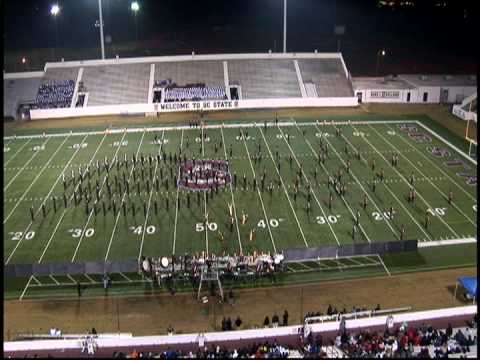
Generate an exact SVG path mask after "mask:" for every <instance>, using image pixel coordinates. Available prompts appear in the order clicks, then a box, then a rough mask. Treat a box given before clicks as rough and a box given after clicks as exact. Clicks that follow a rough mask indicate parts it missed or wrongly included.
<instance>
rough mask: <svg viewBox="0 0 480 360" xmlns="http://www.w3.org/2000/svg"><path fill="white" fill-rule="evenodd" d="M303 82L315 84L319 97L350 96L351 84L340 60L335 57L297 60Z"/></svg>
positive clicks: (351, 91) (351, 93)
mask: <svg viewBox="0 0 480 360" xmlns="http://www.w3.org/2000/svg"><path fill="white" fill-rule="evenodd" d="M298 65H299V66H300V71H301V72H302V78H303V81H304V82H305V83H308V82H311V83H313V84H315V87H316V91H317V95H318V96H319V97H351V96H353V88H352V84H351V82H350V81H349V79H348V78H347V75H346V74H345V70H344V68H343V65H342V61H341V60H340V59H339V58H337V59H300V60H298Z"/></svg>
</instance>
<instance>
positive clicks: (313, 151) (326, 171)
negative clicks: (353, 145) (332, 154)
mask: <svg viewBox="0 0 480 360" xmlns="http://www.w3.org/2000/svg"><path fill="white" fill-rule="evenodd" d="M318 130H319V129H318ZM305 142H306V143H307V145H308V147H309V148H310V150H311V151H312V154H313V155H314V156H315V158H316V159H318V155H317V153H316V152H315V149H314V148H313V147H312V144H311V143H310V141H308V139H305ZM320 165H321V166H322V169H323V171H325V173H326V174H327V175H328V176H330V173H329V172H328V170H327V168H326V167H325V165H323V164H322V163H320ZM340 198H341V199H342V201H343V203H344V204H345V206H346V207H347V209H348V211H350V214H351V215H352V217H353V218H354V219H355V214H354V213H353V211H352V209H351V208H350V205H348V202H347V200H345V198H344V197H343V195H340ZM359 227H360V230H361V231H362V232H363V234H364V235H365V238H366V239H367V241H368V242H369V243H371V241H370V238H369V237H368V234H367V232H366V231H365V229H364V228H363V226H362V224H359Z"/></svg>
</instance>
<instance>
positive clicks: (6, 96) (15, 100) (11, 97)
mask: <svg viewBox="0 0 480 360" xmlns="http://www.w3.org/2000/svg"><path fill="white" fill-rule="evenodd" d="M41 81H42V78H41V77H32V78H18V79H4V81H3V115H4V116H5V117H8V116H11V117H13V118H14V117H15V116H16V111H17V107H18V105H19V104H20V103H23V102H28V103H33V102H35V99H36V96H37V92H38V87H39V86H40V82H41Z"/></svg>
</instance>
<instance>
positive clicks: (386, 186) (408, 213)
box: [327, 134, 431, 240]
mask: <svg viewBox="0 0 480 360" xmlns="http://www.w3.org/2000/svg"><path fill="white" fill-rule="evenodd" d="M342 138H343V139H344V140H345V141H346V142H347V143H348V144H349V145H350V146H351V147H352V148H353V149H354V150H355V151H358V150H357V148H356V147H355V146H354V145H353V144H352V143H351V142H350V140H348V139H347V138H346V137H345V136H344V135H343V134H342ZM327 141H328V140H327ZM352 176H353V173H352ZM357 182H358V183H359V184H360V182H359V181H358V180H357ZM360 186H362V185H360ZM385 188H386V189H387V190H388V192H389V193H390V194H391V195H392V196H393V197H394V198H395V200H396V201H397V203H398V204H399V205H400V206H401V207H402V209H403V210H404V211H405V212H406V213H407V215H408V216H409V217H410V219H412V221H413V222H414V223H415V224H416V225H417V226H418V228H419V229H420V230H421V231H422V232H423V233H424V235H425V236H426V237H427V239H429V240H431V238H430V236H429V235H428V233H427V232H426V231H425V230H424V229H423V227H422V226H421V225H420V224H419V223H418V222H417V221H416V220H415V218H414V217H413V216H412V215H411V214H410V212H409V211H408V209H407V208H406V207H405V206H404V205H403V203H402V202H401V201H400V199H399V198H398V197H397V196H396V195H395V194H394V193H393V192H392V191H391V190H390V188H389V187H388V185H387V184H386V183H385ZM362 189H363V191H365V189H364V188H363V187H362ZM367 196H368V198H369V199H370V200H371V201H372V202H373V204H374V206H375V208H376V209H377V211H378V212H379V213H383V211H381V210H380V209H379V208H378V206H377V205H376V203H375V202H374V201H373V199H372V198H371V197H370V196H369V195H368V193H367ZM385 221H386V222H387V224H388V223H389V220H388V219H387V218H386V217H385ZM390 229H392V227H391V226H390ZM394 234H395V233H394Z"/></svg>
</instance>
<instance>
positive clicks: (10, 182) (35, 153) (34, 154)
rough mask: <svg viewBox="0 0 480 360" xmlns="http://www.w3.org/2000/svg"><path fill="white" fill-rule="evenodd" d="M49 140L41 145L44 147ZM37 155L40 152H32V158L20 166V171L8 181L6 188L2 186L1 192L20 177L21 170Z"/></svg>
mask: <svg viewBox="0 0 480 360" xmlns="http://www.w3.org/2000/svg"><path fill="white" fill-rule="evenodd" d="M49 140H50V139H47V140H46V141H45V142H44V143H43V144H42V146H45V145H46V144H47V143H48V141H49ZM39 153H40V151H34V152H33V155H32V157H31V158H30V159H28V161H27V162H26V163H25V164H24V165H23V166H22V168H21V169H20V171H19V172H18V173H16V174H15V176H14V177H13V178H11V179H10V181H9V182H8V184H7V185H6V186H4V188H3V192H5V190H7V189H8V187H9V186H10V185H11V184H12V183H13V182H14V181H15V179H16V178H17V176H18V175H20V174H21V173H22V172H23V170H24V169H25V168H26V167H27V165H28V164H30V162H31V161H32V160H33V159H35V157H36V156H37V155H38V154H39Z"/></svg>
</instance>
